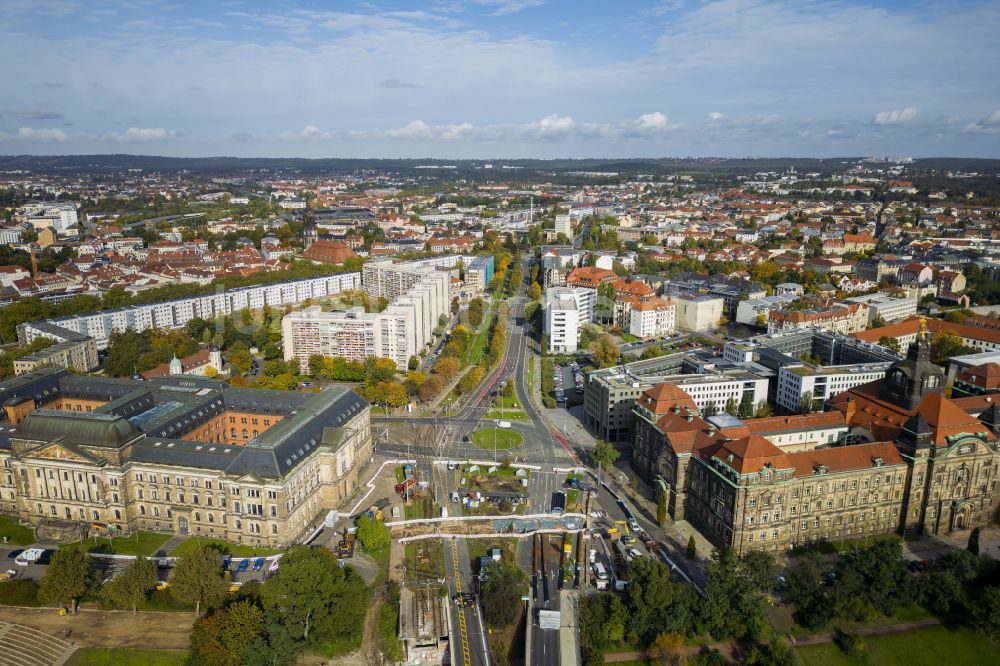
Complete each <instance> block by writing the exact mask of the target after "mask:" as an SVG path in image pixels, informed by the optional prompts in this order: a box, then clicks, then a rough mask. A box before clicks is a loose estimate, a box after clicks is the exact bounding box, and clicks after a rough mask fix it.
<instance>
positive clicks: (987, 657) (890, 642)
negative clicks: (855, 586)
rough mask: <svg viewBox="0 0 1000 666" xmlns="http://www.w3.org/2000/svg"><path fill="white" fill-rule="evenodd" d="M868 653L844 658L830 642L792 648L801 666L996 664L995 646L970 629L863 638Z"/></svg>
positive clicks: (998, 658)
mask: <svg viewBox="0 0 1000 666" xmlns="http://www.w3.org/2000/svg"><path fill="white" fill-rule="evenodd" d="M865 645H866V646H867V647H868V656H867V657H865V658H864V659H848V658H847V657H845V656H844V654H843V653H842V652H841V651H840V649H839V648H837V646H836V645H834V644H833V643H825V644H823V645H810V646H807V647H800V648H796V650H797V651H798V653H799V656H801V657H802V662H803V664H805V666H840V665H841V664H843V665H845V666H850V665H852V664H873V665H874V664H878V665H879V666H892V665H893V664H899V665H900V666H925V665H926V666H932V665H933V666H936V665H937V664H977V665H981V666H985V665H986V664H1000V650H997V646H996V645H995V644H993V643H991V642H989V641H988V640H986V639H985V638H983V637H982V636H980V635H979V634H977V633H976V632H974V631H973V630H971V629H967V628H964V627H963V628H959V629H949V628H946V627H930V628H927V629H917V630H915V631H908V632H905V633H900V634H889V635H886V636H869V637H866V638H865Z"/></svg>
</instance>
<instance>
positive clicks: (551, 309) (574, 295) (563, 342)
mask: <svg viewBox="0 0 1000 666" xmlns="http://www.w3.org/2000/svg"><path fill="white" fill-rule="evenodd" d="M596 303H597V290H596V289H588V288H585V287H550V288H549V289H547V290H546V291H545V306H544V308H545V309H544V325H545V328H544V330H545V335H547V336H548V340H549V346H548V351H549V353H550V354H572V353H574V352H576V348H577V344H578V343H579V341H580V327H581V326H583V325H584V324H589V323H590V322H592V321H594V309H595V307H596Z"/></svg>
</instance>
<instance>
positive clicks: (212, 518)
mask: <svg viewBox="0 0 1000 666" xmlns="http://www.w3.org/2000/svg"><path fill="white" fill-rule="evenodd" d="M208 522H210V523H214V522H215V514H211V513H210V514H208Z"/></svg>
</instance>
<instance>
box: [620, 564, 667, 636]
mask: <svg viewBox="0 0 1000 666" xmlns="http://www.w3.org/2000/svg"><path fill="white" fill-rule="evenodd" d="M677 587H678V586H677V585H676V584H675V583H673V582H672V581H671V580H670V567H668V566H667V565H666V564H664V563H662V562H660V561H659V560H654V559H653V558H651V557H641V558H636V559H634V560H632V562H631V563H630V564H629V584H628V587H627V588H626V589H625V606H626V608H627V609H628V617H629V621H628V624H629V626H630V628H631V629H632V631H634V632H635V633H636V634H637V635H638V636H639V638H640V639H641V640H642V641H643V642H644V643H646V644H649V643H651V642H653V640H654V639H655V638H656V636H657V635H658V634H660V633H661V632H663V631H664V630H665V629H670V630H673V629H674V627H669V626H668V625H669V624H670V621H669V619H668V613H669V611H670V608H671V606H673V604H674V600H675V598H676V596H677Z"/></svg>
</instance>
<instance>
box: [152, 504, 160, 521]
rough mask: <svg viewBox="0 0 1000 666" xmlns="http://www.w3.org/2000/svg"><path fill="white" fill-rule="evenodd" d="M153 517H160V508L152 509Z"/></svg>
mask: <svg viewBox="0 0 1000 666" xmlns="http://www.w3.org/2000/svg"><path fill="white" fill-rule="evenodd" d="M153 515H154V516H156V517H157V518H159V517H160V507H158V506H154V507H153Z"/></svg>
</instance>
